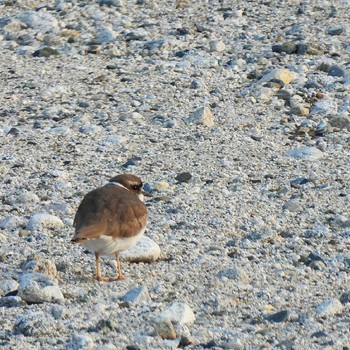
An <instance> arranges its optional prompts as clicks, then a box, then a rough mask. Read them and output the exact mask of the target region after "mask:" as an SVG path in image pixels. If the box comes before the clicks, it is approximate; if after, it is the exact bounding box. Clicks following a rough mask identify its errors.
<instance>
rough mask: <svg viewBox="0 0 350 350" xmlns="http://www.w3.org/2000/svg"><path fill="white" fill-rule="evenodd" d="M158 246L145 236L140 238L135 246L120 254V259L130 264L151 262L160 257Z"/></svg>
mask: <svg viewBox="0 0 350 350" xmlns="http://www.w3.org/2000/svg"><path fill="white" fill-rule="evenodd" d="M160 253H161V251H160V247H159V245H158V244H157V243H156V242H154V241H153V240H152V239H150V238H149V237H147V236H142V238H141V239H140V240H139V241H138V242H137V243H136V245H135V246H134V247H133V248H131V249H128V250H126V251H123V252H121V253H120V257H121V258H122V259H124V260H127V261H130V262H152V261H156V260H157V259H159V257H160Z"/></svg>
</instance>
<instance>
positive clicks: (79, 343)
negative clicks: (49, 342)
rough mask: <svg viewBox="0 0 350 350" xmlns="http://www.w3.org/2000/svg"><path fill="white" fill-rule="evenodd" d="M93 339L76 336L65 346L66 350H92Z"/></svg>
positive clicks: (85, 335)
mask: <svg viewBox="0 0 350 350" xmlns="http://www.w3.org/2000/svg"><path fill="white" fill-rule="evenodd" d="M93 348H94V341H93V339H92V338H91V337H90V336H89V335H87V334H84V335H82V334H76V335H75V336H74V337H73V339H72V340H71V341H70V343H69V344H68V346H67V350H92V349H93Z"/></svg>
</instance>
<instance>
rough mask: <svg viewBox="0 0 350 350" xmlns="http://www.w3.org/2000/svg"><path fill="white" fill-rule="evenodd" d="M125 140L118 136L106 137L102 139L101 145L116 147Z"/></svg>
mask: <svg viewBox="0 0 350 350" xmlns="http://www.w3.org/2000/svg"><path fill="white" fill-rule="evenodd" d="M125 140H126V138H125V137H123V136H119V135H108V136H106V137H105V138H104V140H103V141H102V144H103V145H104V146H106V145H109V144H112V145H117V144H119V143H123V142H124V141H125Z"/></svg>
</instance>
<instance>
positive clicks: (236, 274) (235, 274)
mask: <svg viewBox="0 0 350 350" xmlns="http://www.w3.org/2000/svg"><path fill="white" fill-rule="evenodd" d="M219 277H220V278H222V277H226V278H228V279H229V280H234V281H237V282H243V283H248V282H249V276H248V275H247V273H246V272H245V271H244V270H243V269H239V268H228V269H225V270H222V271H220V272H219Z"/></svg>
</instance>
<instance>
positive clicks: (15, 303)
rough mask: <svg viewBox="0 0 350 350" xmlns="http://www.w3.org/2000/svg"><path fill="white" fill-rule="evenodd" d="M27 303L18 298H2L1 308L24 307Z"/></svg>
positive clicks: (0, 300)
mask: <svg viewBox="0 0 350 350" xmlns="http://www.w3.org/2000/svg"><path fill="white" fill-rule="evenodd" d="M25 305H26V303H25V302H24V301H23V300H22V299H21V298H20V297H18V296H12V295H10V296H6V297H2V298H0V307H24V306H25Z"/></svg>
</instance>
